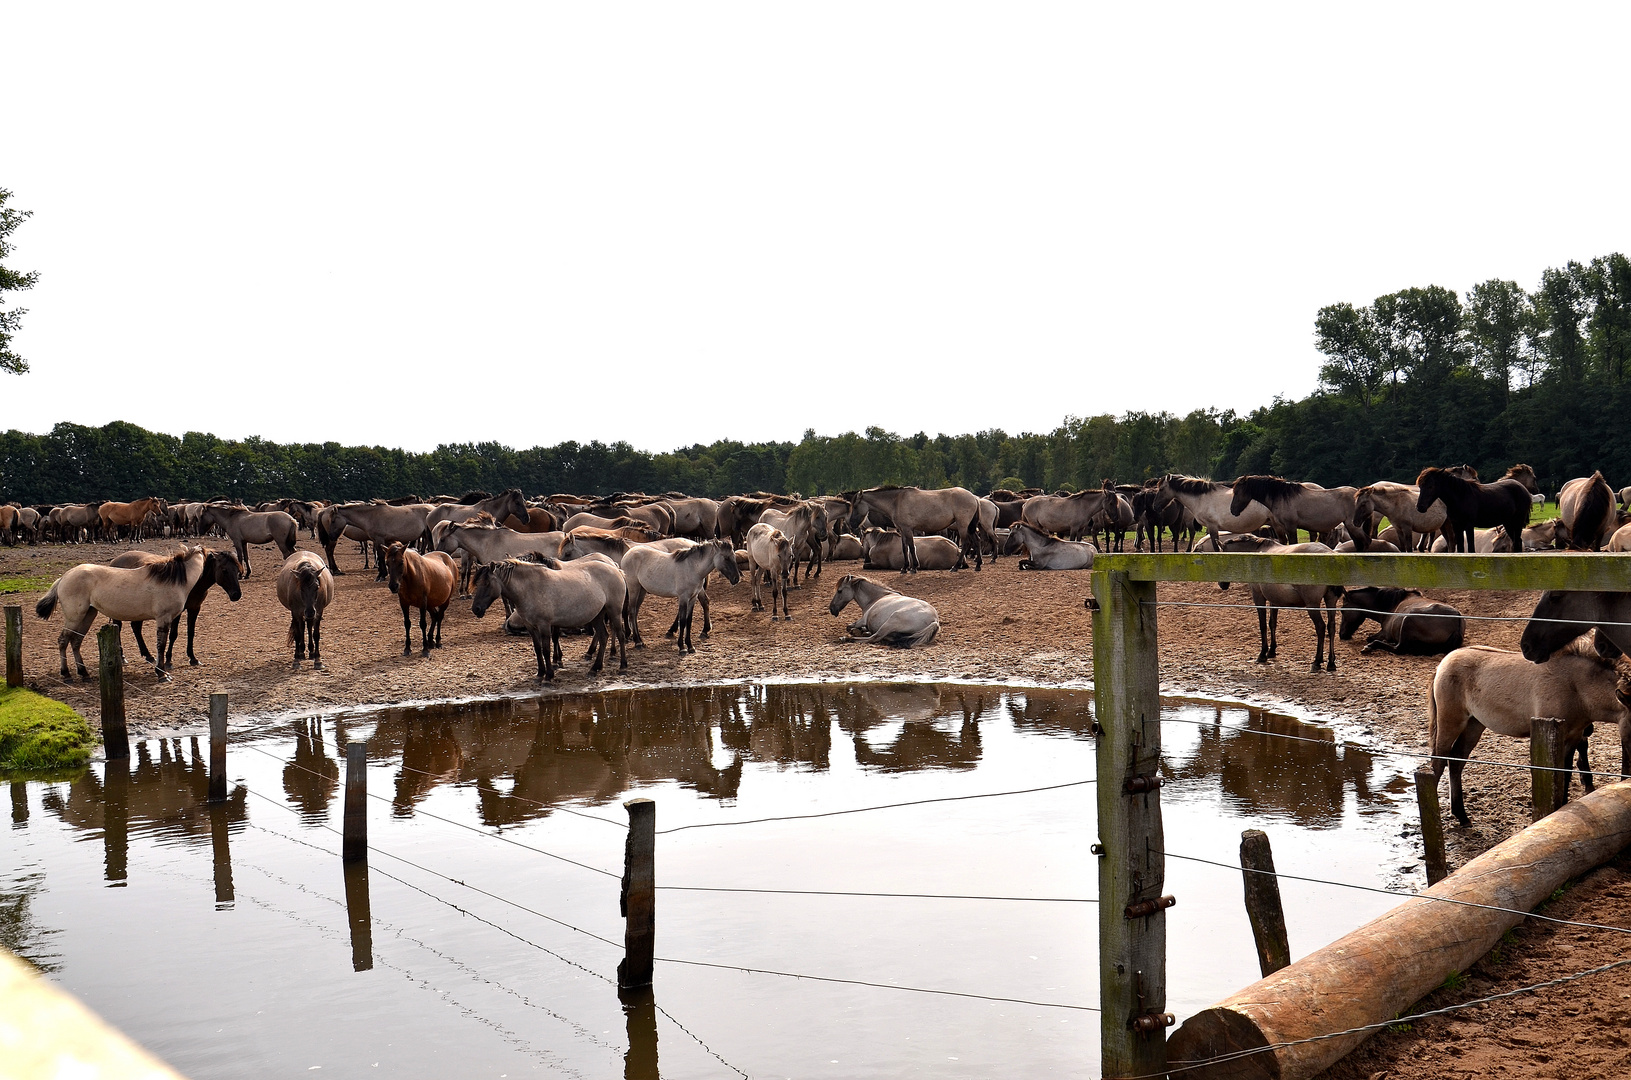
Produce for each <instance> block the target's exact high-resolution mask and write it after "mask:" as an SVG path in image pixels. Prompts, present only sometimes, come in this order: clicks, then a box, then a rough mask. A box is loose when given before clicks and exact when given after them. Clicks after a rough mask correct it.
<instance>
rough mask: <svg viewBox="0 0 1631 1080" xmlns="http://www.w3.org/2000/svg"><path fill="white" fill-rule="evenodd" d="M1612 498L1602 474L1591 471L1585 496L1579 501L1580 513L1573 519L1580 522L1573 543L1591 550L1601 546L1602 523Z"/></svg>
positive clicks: (1606, 515)
mask: <svg viewBox="0 0 1631 1080" xmlns="http://www.w3.org/2000/svg"><path fill="white" fill-rule="evenodd" d="M1612 498H1613V496H1612V494H1611V493H1610V492H1609V490H1608V484H1606V483H1604V482H1603V474H1602V473H1600V472H1599V473H1593V474H1592V477H1591V483H1590V484H1589V485H1588V486H1587V488H1586V497H1585V498H1584V499H1583V500H1582V501H1581V503H1580V514H1579V516H1578V517H1577V518H1576V519H1575V520H1577V521H1578V522H1579V523H1580V527H1579V528H1578V529H1576V530H1574V540H1575V543H1577V544H1579V545H1580V546H1581V547H1589V548H1591V550H1593V551H1596V550H1597V549H1598V547H1599V546H1601V544H1602V539H1601V538H1602V535H1603V523H1604V521H1605V520H1606V519H1607V517H1608V510H1609V506H1610V501H1611V499H1612Z"/></svg>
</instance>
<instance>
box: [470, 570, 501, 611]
mask: <svg viewBox="0 0 1631 1080" xmlns="http://www.w3.org/2000/svg"><path fill="white" fill-rule="evenodd" d="M497 569H498V564H497V563H485V564H483V565H481V566H478V567H476V572H475V574H474V575H473V576H472V577H471V579H470V592H471V594H472V595H471V598H470V614H472V615H474V616H475V617H476V618H478V619H480V618H482V617H483V616H485V615H486V614H487V609H488V608H490V607H492V606H493V601H494V600H497V599H498V598H499V595H500V594H501V593H502V592H503V582H501V581H499V580H498V577H497V574H496V571H497Z"/></svg>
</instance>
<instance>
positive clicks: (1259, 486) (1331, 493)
mask: <svg viewBox="0 0 1631 1080" xmlns="http://www.w3.org/2000/svg"><path fill="white" fill-rule="evenodd" d="M1358 495H1359V489H1358V488H1352V487H1335V488H1325V487H1320V486H1319V485H1318V484H1306V483H1305V484H1294V483H1292V482H1291V481H1289V480H1282V479H1281V478H1280V477H1278V476H1242V477H1240V478H1239V479H1237V480H1236V481H1235V493H1234V498H1232V499H1231V500H1230V501H1229V512H1230V513H1231V514H1236V515H1238V514H1242V513H1244V512H1245V510H1246V507H1248V506H1250V505H1251V504H1252V503H1253V502H1254V501H1255V502H1260V503H1262V504H1263V505H1264V506H1266V507H1268V508H1269V513H1270V514H1272V515H1274V522H1275V524H1276V525H1277V526H1278V527H1279V529H1280V531H1281V532H1282V533H1283V534H1284V536H1285V540H1286V542H1287V543H1290V544H1294V543H1296V542H1297V530H1299V529H1303V530H1306V531H1307V532H1308V534H1309V536H1310V537H1311V538H1313V539H1315V540H1319V541H1320V542H1322V543H1324V542H1327V541H1332V540H1333V534H1334V533H1335V532H1336V528H1337V526H1338V525H1347V526H1348V529H1349V532H1350V534H1351V535H1352V536H1353V538H1354V540H1355V542H1356V544H1357V543H1359V542H1360V538H1361V537H1363V538H1364V539H1365V540H1368V539H1369V536H1368V534H1367V533H1366V530H1365V528H1364V527H1363V525H1362V524H1361V523H1360V522H1358V520H1357V519H1356V515H1355V500H1356V498H1357V497H1358ZM1360 550H1364V549H1363V548H1361V549H1360Z"/></svg>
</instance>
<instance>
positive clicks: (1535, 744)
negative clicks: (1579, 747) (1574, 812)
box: [1529, 716, 1574, 821]
mask: <svg viewBox="0 0 1631 1080" xmlns="http://www.w3.org/2000/svg"><path fill="white" fill-rule="evenodd" d="M1564 749H1565V748H1564V746H1563V721H1561V720H1554V719H1551V718H1548V717H1544V716H1536V717H1531V718H1530V720H1529V764H1530V765H1533V766H1534V768H1533V769H1531V770H1530V771H1529V775H1530V777H1531V784H1530V799H1531V802H1532V804H1533V806H1532V808H1531V811H1530V813H1531V815H1532V816H1531V819H1530V820H1532V821H1539V820H1540V819H1541V818H1543V817H1545V816H1546V815H1548V814H1550V813H1551V812H1552V811H1554V810H1556V809H1558V808H1559V807H1560V806H1562V805H1563V804H1564V803H1565V802H1567V801H1568V799H1569V775H1570V774H1569V772H1568V770H1570V769H1572V768H1574V761H1573V760H1572V758H1573V755H1572V754H1565V753H1564Z"/></svg>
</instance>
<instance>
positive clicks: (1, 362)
mask: <svg viewBox="0 0 1631 1080" xmlns="http://www.w3.org/2000/svg"><path fill="white" fill-rule="evenodd" d="M10 199H11V192H9V191H7V190H6V189H5V188H0V371H9V372H11V373H12V374H14V375H21V374H22V373H23V372H25V371H27V370H28V361H27V360H24V359H23V358H22V357H21V356H18V355H17V354H16V353H15V352H13V351H12V349H11V338H12V335H13V334H15V333H16V332H17V330H18V328H19V327H21V326H22V323H23V316H24V315H26V314H28V309H27V308H11V309H9V310H8V309H7V308H6V294H7V293H8V292H21V291H22V290H24V289H32V288H33V287H34V283H35V282H36V281H38V280H39V278H40V275H39V274H37V273H33V272H30V273H27V274H25V273H22V272H21V271H18V270H13V269H11V268H10V267H8V266H6V265H5V260H6V258H7V257H8V256H10V255H11V252H12V244H11V241H10V240H9V239H8V237H10V236H11V234H12V233H13V232H14V231H15V230H16V228H17V226H19V225H21V224H22V223H23V222H25V221H27V220H28V219H29V218H30V217H32V216H33V211H31V210H18V209H17V208H16V207H12V206H7V205H6V203H7V202H8V201H9V200H10Z"/></svg>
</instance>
